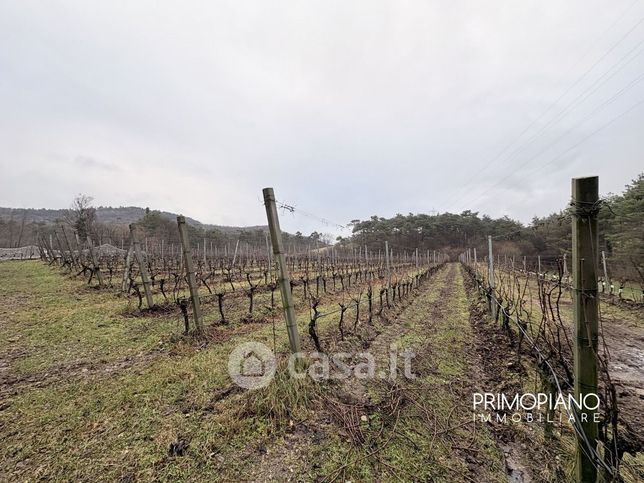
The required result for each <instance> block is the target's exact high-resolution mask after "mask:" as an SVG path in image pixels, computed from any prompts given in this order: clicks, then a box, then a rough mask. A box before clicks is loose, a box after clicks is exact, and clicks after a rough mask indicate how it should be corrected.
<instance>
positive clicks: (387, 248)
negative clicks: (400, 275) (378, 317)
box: [385, 240, 391, 300]
mask: <svg viewBox="0 0 644 483" xmlns="http://www.w3.org/2000/svg"><path fill="white" fill-rule="evenodd" d="M385 268H386V270H387V300H389V290H390V289H391V270H390V269H389V242H388V241H386V240H385Z"/></svg>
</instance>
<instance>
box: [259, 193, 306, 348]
mask: <svg viewBox="0 0 644 483" xmlns="http://www.w3.org/2000/svg"><path fill="white" fill-rule="evenodd" d="M262 193H263V195H264V206H265V207H266V218H267V219H268V228H269V230H270V232H271V244H272V245H273V255H275V260H277V265H278V269H279V276H278V277H277V282H278V283H279V286H280V293H281V294H282V307H283V309H284V318H285V319H286V331H287V332H288V341H289V343H290V346H291V352H293V353H297V352H300V335H299V333H298V331H297V319H296V318H295V307H294V305H293V294H292V293H291V279H290V277H289V274H288V267H287V266H286V257H285V256H284V246H283V244H282V231H281V230H280V220H279V218H278V216H277V206H276V204H275V193H274V192H273V188H264V189H263V190H262Z"/></svg>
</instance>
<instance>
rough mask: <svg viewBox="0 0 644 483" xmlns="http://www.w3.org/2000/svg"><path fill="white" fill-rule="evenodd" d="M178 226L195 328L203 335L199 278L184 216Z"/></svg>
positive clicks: (179, 219) (179, 220)
mask: <svg viewBox="0 0 644 483" xmlns="http://www.w3.org/2000/svg"><path fill="white" fill-rule="evenodd" d="M177 225H178V226H179V238H180V239H181V248H182V249H183V261H184V263H185V264H186V272H187V274H188V288H189V289H190V300H191V301H192V313H193V315H194V318H195V328H196V329H197V332H199V333H202V332H203V324H202V323H201V303H200V301H199V291H198V290H197V277H196V276H195V267H194V265H193V263H192V254H191V253H190V240H189V239H188V230H187V229H186V218H185V217H184V216H183V215H179V216H177ZM197 256H198V255H197Z"/></svg>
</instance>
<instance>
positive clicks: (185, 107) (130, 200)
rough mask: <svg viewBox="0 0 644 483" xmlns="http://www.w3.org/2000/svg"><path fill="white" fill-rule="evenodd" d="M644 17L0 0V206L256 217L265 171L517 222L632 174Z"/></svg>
mask: <svg viewBox="0 0 644 483" xmlns="http://www.w3.org/2000/svg"><path fill="white" fill-rule="evenodd" d="M643 19H644V1H643V0H639V1H637V0H636V1H635V2H633V0H611V1H602V2H599V1H594V0H579V1H566V2H562V1H560V0H555V1H543V0H539V1H516V0H508V1H486V2H482V1H474V0H473V1H452V0H449V1H448V0H445V1H403V0H395V1H393V0H392V1H378V0H364V1H351V0H341V1H331V0H321V1H308V0H293V1H283V0H279V1H277V0H276V1H267V0H260V1H228V2H220V1H203V2H189V1H181V2H180V1H176V2H161V1H135V0H128V1H87V0H84V1H77V2H71V1H65V2H57V1H47V2H43V1H29V0H20V1H13V0H0V169H1V174H0V206H11V207H47V208H64V207H68V206H69V204H70V201H71V199H72V198H73V196H74V195H75V194H77V193H79V192H82V193H86V194H89V195H91V196H93V197H94V199H95V204H97V205H112V206H119V205H124V206H125V205H137V206H143V207H145V206H149V207H151V208H156V209H162V210H167V211H173V212H181V213H183V214H185V215H188V216H191V217H194V218H197V219H199V220H200V221H203V222H206V223H216V224H227V225H247V224H264V223H265V212H264V210H263V207H262V205H261V202H260V197H261V189H262V188H263V187H265V186H273V187H274V188H275V192H276V196H277V197H278V199H280V200H283V201H284V202H286V203H288V204H291V205H295V206H296V207H297V208H301V209H302V210H304V211H306V212H309V213H313V214H315V215H318V216H322V217H325V218H327V219H330V220H333V221H336V222H338V223H342V224H344V223H346V222H348V221H349V220H351V219H353V218H360V219H365V218H368V217H369V216H371V215H374V214H377V215H380V216H391V215H394V214H396V213H403V214H406V213H408V212H414V213H418V212H426V213H428V212H431V211H432V210H436V211H438V212H444V211H451V212H460V211H462V210H464V209H471V210H474V211H479V212H482V213H488V214H490V215H492V216H501V215H503V214H508V215H509V216H511V217H513V218H517V219H520V220H522V221H524V222H527V221H529V220H530V219H531V217H532V216H533V215H545V214H548V213H549V212H551V211H555V210H559V209H560V208H562V207H564V206H565V204H566V203H567V201H568V198H569V193H570V178H571V177H573V176H583V175H595V174H597V175H599V176H600V187H601V191H602V192H604V193H605V192H609V191H613V192H619V191H621V190H622V188H623V186H624V185H625V184H626V183H628V182H629V181H630V180H631V179H632V178H634V177H635V176H636V175H637V174H638V172H640V171H644V132H643V126H644V104H641V102H642V101H643V100H644V79H643V78H642V75H644V55H643V54H642V49H643V48H644V47H643V46H644V21H643ZM638 103H640V104H638ZM624 113H625V114H624ZM618 116H620V117H618ZM615 118H616V119H615ZM613 119H615V120H614V121H612V123H610V122H611V120H613ZM608 123H610V124H608ZM282 224H283V226H284V228H286V229H289V230H291V231H295V230H297V229H300V230H301V231H303V232H305V233H309V232H310V231H312V230H318V231H327V232H331V231H336V230H335V229H334V227H332V226H331V227H329V226H325V225H324V224H322V223H321V222H319V221H317V220H315V219H312V218H307V217H303V216H301V215H300V216H298V215H289V214H285V216H284V217H283V223H282Z"/></svg>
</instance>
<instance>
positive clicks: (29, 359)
mask: <svg viewBox="0 0 644 483" xmlns="http://www.w3.org/2000/svg"><path fill="white" fill-rule="evenodd" d="M71 253H72V252H71V251H70V252H68V256H67V255H65V253H64V251H61V252H60V253H59V257H56V258H54V259H53V261H52V260H49V261H46V260H45V261H42V260H31V261H7V262H3V263H0V294H1V295H2V298H3V300H4V301H5V303H4V304H3V305H2V308H1V309H0V310H1V311H2V312H1V316H0V319H1V320H2V329H3V330H2V332H1V334H0V359H1V360H2V366H1V371H2V372H1V373H0V384H1V386H0V391H1V392H0V395H1V398H2V399H1V406H0V407H1V408H2V410H1V411H0V431H1V432H2V436H3V440H4V441H5V442H6V444H5V445H4V446H3V448H2V452H1V463H2V464H1V466H2V468H3V472H4V478H6V479H11V480H19V481H22V480H33V479H41V480H58V481H62V480H66V481H69V480H76V481H78V480H83V481H85V480H92V479H93V480H106V481H140V480H143V481H145V480H151V479H158V480H162V481H231V480H239V479H243V480H251V481H287V480H320V481H348V480H357V481H360V480H373V479H380V480H403V481H410V480H420V481H507V479H508V477H509V475H510V476H511V477H512V478H516V480H513V481H553V480H554V481H567V480H568V479H569V478H571V477H572V476H571V474H572V471H573V461H574V434H573V432H572V430H571V429H570V427H569V426H568V425H567V424H566V423H557V424H555V425H554V428H548V427H546V425H537V424H534V425H520V424H517V425H509V424H502V423H491V422H481V421H477V420H476V419H475V418H473V414H472V405H471V398H472V393H474V392H477V391H483V390H485V388H487V389H488V390H489V389H490V388H492V387H496V388H503V389H504V390H512V391H517V392H521V391H529V390H531V389H533V386H534V384H536V381H537V380H538V379H539V376H538V372H539V371H538V368H537V366H536V364H535V363H534V361H533V360H532V359H531V358H530V357H529V352H528V351H526V354H527V355H526V356H525V357H524V358H519V359H517V346H516V341H515V336H514V335H513V333H512V331H511V330H510V331H507V330H505V329H504V328H503V327H502V325H501V324H499V323H496V322H495V321H493V320H491V319H490V318H489V316H487V315H486V311H485V308H486V305H485V298H484V297H481V296H480V294H479V292H478V291H477V287H476V279H475V277H473V276H472V274H471V268H470V267H469V266H468V265H467V264H462V263H457V262H447V261H437V262H434V260H433V258H432V256H431V254H429V253H428V254H427V255H426V257H421V256H419V255H417V252H416V253H414V252H411V253H404V252H401V253H399V254H398V255H394V256H392V257H391V260H390V267H389V270H390V271H389V277H391V282H390V283H391V286H392V289H391V291H390V292H387V291H386V290H385V289H384V288H385V287H386V284H387V280H388V277H387V273H388V272H387V267H386V263H385V261H386V260H385V257H384V256H383V255H382V254H381V255H380V257H379V259H378V256H377V255H376V254H371V256H372V258H373V259H372V261H368V258H367V260H356V259H355V258H354V257H353V256H352V255H351V254H348V253H347V254H345V256H342V255H338V254H333V252H330V253H327V254H325V255H324V256H322V255H320V256H319V257H316V255H315V254H313V255H311V254H307V255H303V256H300V257H295V256H294V257H290V260H289V268H290V271H291V274H292V280H293V281H294V283H293V284H292V290H293V296H294V300H295V307H296V317H297V325H298V329H299V333H300V334H302V339H301V340H302V349H303V350H304V351H307V352H313V351H316V350H317V351H324V352H326V353H337V352H343V353H348V354H351V357H350V358H349V362H348V364H349V366H350V367H356V366H357V365H359V364H360V360H359V357H358V356H357V354H359V353H361V352H367V351H368V352H371V353H373V354H374V355H375V358H376V361H375V362H376V367H377V368H381V367H383V366H384V367H387V362H388V358H389V357H390V356H389V354H390V350H391V348H392V347H395V346H397V347H404V348H406V349H409V350H413V351H414V353H415V357H414V363H413V370H414V376H415V377H414V378H413V379H411V378H393V377H389V376H387V377H375V378H373V379H355V378H349V379H346V380H345V379H339V380H336V379H333V378H330V379H315V378H311V377H306V378H304V379H294V378H292V377H289V373H288V372H287V371H286V365H287V357H288V353H289V340H288V337H287V334H286V331H285V329H284V322H283V318H282V314H281V310H280V311H279V313H278V311H277V310H276V304H279V303H280V302H279V289H277V290H276V283H275V282H274V278H273V277H274V274H271V273H268V274H267V271H269V272H270V270H269V267H270V263H268V259H267V258H266V259H264V260H262V257H261V256H259V255H256V256H252V255H250V256H248V257H246V256H242V257H240V258H238V259H237V260H236V261H234V262H233V259H232V257H234V255H232V257H229V258H226V257H225V256H223V257H221V259H216V258H215V257H214V255H213V256H212V257H211V256H210V254H208V253H207V254H206V256H205V259H202V260H200V261H199V262H198V263H197V264H196V269H195V270H196V276H195V280H201V282H200V283H199V286H198V292H199V295H200V299H201V301H202V304H201V309H202V325H203V332H202V333H201V334H197V333H195V331H194V329H195V327H194V323H193V322H194V314H193V312H192V309H190V311H188V310H186V309H184V310H182V309H181V301H183V300H186V297H188V299H189V295H188V294H189V291H188V289H187V288H186V286H187V285H188V282H187V281H186V280H185V278H187V277H178V276H177V275H176V274H178V273H181V270H182V268H181V264H182V263H183V262H182V261H181V260H180V258H179V257H178V256H175V257H170V256H167V257H166V256H164V257H163V258H161V257H160V256H159V257H158V258H157V259H156V260H155V259H153V257H152V255H151V256H150V260H149V263H147V264H146V266H147V268H148V269H149V275H150V276H151V277H152V278H153V279H154V284H153V285H152V284H151V285H152V287H151V288H152V292H153V298H154V303H155V305H154V308H153V309H148V308H146V306H145V297H144V296H142V295H141V292H142V291H143V288H142V286H143V283H142V279H141V274H140V273H139V272H137V270H136V264H135V263H133V265H134V269H133V270H132V271H131V273H130V274H129V275H128V277H127V278H128V280H127V282H128V285H129V287H128V288H127V289H126V290H125V291H123V290H122V285H121V283H122V281H123V273H124V272H123V270H124V265H125V258H124V257H121V256H119V255H118V254H117V255H115V254H113V253H106V254H103V255H102V257H103V260H102V263H101V266H102V267H104V268H103V269H102V271H103V273H102V277H101V278H102V287H99V285H98V282H97V280H96V276H95V274H94V273H86V276H85V277H83V276H82V275H83V270H85V271H89V272H92V270H91V268H89V267H91V261H90V260H91V257H90V255H89V252H88V253H86V254H85V255H83V253H81V252H79V253H80V257H79V258H78V259H77V262H76V264H77V265H78V267H80V268H81V269H80V270H78V267H76V266H75V264H74V261H73V257H72V256H71ZM202 255H203V253H201V252H198V251H195V253H193V257H192V258H195V259H196V258H198V257H200V256H202ZM66 256H67V258H66ZM368 256H369V254H368V255H367V257H368ZM83 257H85V261H84V262H81V259H83ZM363 258H364V254H363ZM421 258H424V259H421ZM226 260H227V261H226ZM318 263H319V265H318ZM235 265H237V266H238V267H239V268H237V269H235V268H234V267H235ZM499 273H502V272H499ZM177 279H179V280H177ZM161 280H165V282H163V283H162V282H161ZM88 281H89V282H90V283H89V284H88ZM168 281H169V282H168ZM530 283H531V284H534V283H536V282H532V281H531V282H530ZM163 285H165V287H163ZM132 287H134V288H132ZM535 291H536V289H535ZM383 292H384V293H383ZM499 293H503V292H502V291H501V288H499ZM217 294H220V296H219V297H218V296H217ZM251 295H252V297H251ZM220 300H221V305H220V304H219V303H218V302H219V301H220ZM251 300H252V301H253V302H252V305H251ZM531 303H533V304H535V305H538V302H534V301H533V302H531ZM188 305H190V304H188ZM563 310H564V311H566V310H568V309H567V308H566V307H565V304H564V309H563ZM604 310H605V311H608V312H610V316H611V317H614V318H619V321H618V322H617V323H616V324H615V327H616V329H615V330H624V331H627V333H629V334H630V335H632V336H634V337H641V334H642V332H641V329H642V327H641V320H640V319H639V315H638V312H632V309H626V308H621V307H619V306H608V308H604ZM566 316H567V315H566ZM186 321H188V322H186ZM312 327H313V332H311V331H312ZM628 331H631V332H628ZM612 333H613V332H609V334H610V335H609V336H608V343H609V345H611V344H613V343H621V342H620V341H619V337H612ZM305 334H310V336H308V337H306V336H305ZM313 334H315V337H313ZM616 334H618V333H616ZM248 341H253V342H261V343H263V344H266V345H267V346H268V347H270V348H271V349H272V350H273V351H274V352H275V354H277V369H276V373H275V377H274V380H273V381H272V382H271V384H269V385H268V386H266V387H264V388H261V389H256V390H246V389H244V388H241V387H239V386H237V385H236V384H235V383H234V382H233V381H232V380H231V376H230V374H229V372H228V369H227V365H228V358H229V355H230V353H231V352H232V351H233V349H234V348H235V347H236V346H239V345H240V344H241V343H244V342H248ZM392 344H393V346H392ZM632 347H635V348H636V347H637V345H635V346H632ZM622 348H623V347H622ZM524 350H525V349H524ZM615 351H616V352H617V353H618V358H617V359H616V360H615V361H614V364H617V365H618V364H620V363H622V362H625V363H627V364H629V365H628V366H627V368H628V369H629V370H631V371H634V372H633V374H634V376H633V377H636V378H637V380H636V381H634V383H635V384H636V385H634V386H630V387H628V388H627V389H626V392H627V393H628V397H629V398H635V399H636V400H637V398H639V400H640V401H641V397H642V392H641V390H642V385H641V384H642V379H641V376H642V374H641V372H639V371H640V370H641V369H640V368H638V367H633V365H632V360H631V361H630V362H629V360H628V359H621V357H622V353H626V354H628V351H626V352H624V351H622V352H620V351H619V350H617V349H616V350H615ZM631 357H635V358H636V357H637V355H636V354H631ZM379 375H380V374H379ZM621 382H622V381H621V380H620V381H618V384H620V383H621ZM631 382H633V381H631ZM635 407H636V408H639V410H640V413H641V404H640V405H639V406H638V405H637V404H636V405H635ZM640 416H641V414H640ZM632 424H636V421H633V423H632ZM635 429H637V427H635ZM527 448H530V451H529V452H527V451H526V449H527ZM544 461H547V462H548V463H547V464H545V465H544V463H543V462H544ZM625 461H626V463H625V465H628V467H627V468H626V469H625V470H624V471H623V472H622V473H623V476H624V478H625V479H626V481H637V479H638V475H640V474H641V471H642V462H641V459H640V457H638V458H637V459H634V458H632V457H630V456H629V455H628V454H627V455H626V458H625Z"/></svg>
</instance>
